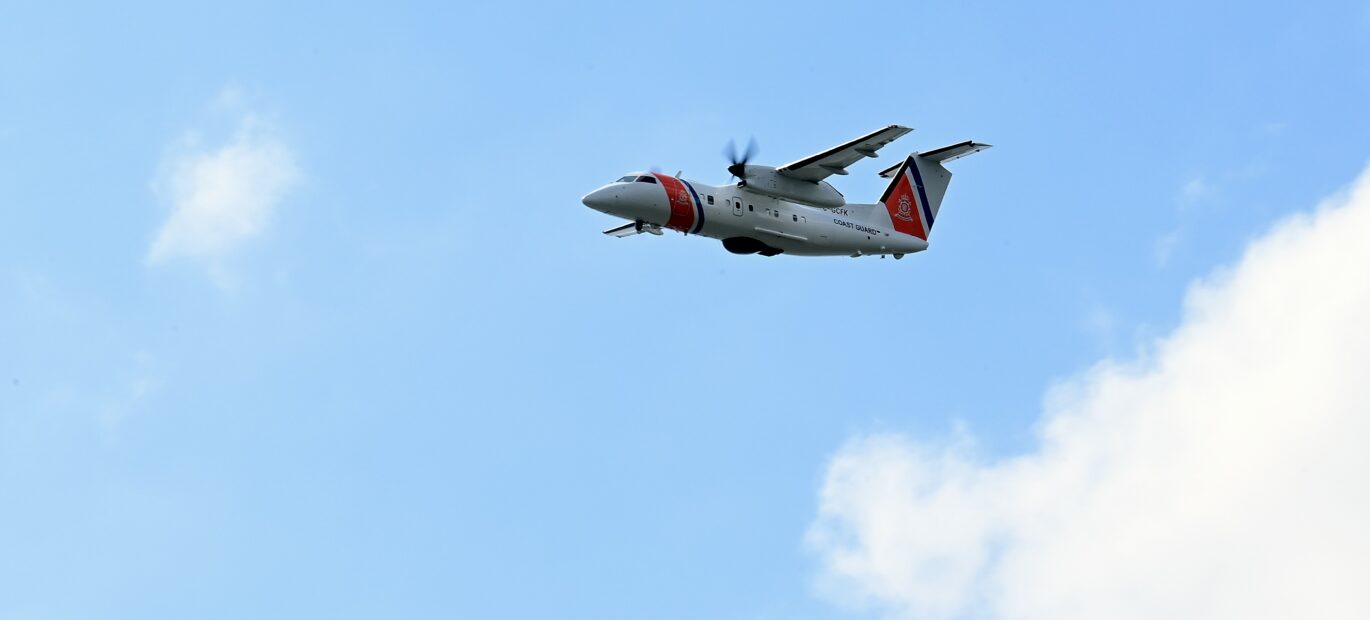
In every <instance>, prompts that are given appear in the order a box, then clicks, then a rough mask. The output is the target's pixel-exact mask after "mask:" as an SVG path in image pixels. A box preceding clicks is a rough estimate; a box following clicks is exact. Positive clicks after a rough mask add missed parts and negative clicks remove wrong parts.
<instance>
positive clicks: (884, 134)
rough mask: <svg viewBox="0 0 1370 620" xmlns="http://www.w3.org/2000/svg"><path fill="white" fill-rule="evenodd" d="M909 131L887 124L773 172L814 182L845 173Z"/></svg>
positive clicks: (905, 128) (906, 128)
mask: <svg viewBox="0 0 1370 620" xmlns="http://www.w3.org/2000/svg"><path fill="white" fill-rule="evenodd" d="M910 131H913V130H912V129H909V128H908V127H900V126H899V125H890V126H889V127H886V128H884V129H877V130H875V131H872V132H870V133H868V134H866V135H864V136H861V137H860V138H857V139H855V140H852V141H851V142H847V143H845V144H840V145H838V146H834V147H832V148H830V149H828V150H826V151H823V152H822V153H816V154H813V155H810V156H808V157H805V158H804V159H801V160H799V161H797V162H794V163H791V164H786V165H784V166H781V167H780V168H779V169H778V170H777V171H778V172H779V173H780V174H783V175H785V176H787V177H790V178H793V179H799V180H802V181H813V182H818V181H822V180H823V179H826V178H828V175H833V174H846V173H847V170H846V168H847V166H850V165H852V164H854V163H856V162H858V161H861V160H862V159H865V158H867V157H875V152H876V151H878V150H880V147H883V146H885V145H886V144H889V143H891V142H894V141H895V140H897V139H899V137H900V136H902V135H904V134H906V133H908V132H910Z"/></svg>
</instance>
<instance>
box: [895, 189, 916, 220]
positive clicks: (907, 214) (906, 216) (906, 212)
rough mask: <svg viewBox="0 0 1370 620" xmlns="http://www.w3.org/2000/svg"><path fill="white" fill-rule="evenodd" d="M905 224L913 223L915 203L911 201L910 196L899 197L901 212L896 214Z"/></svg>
mask: <svg viewBox="0 0 1370 620" xmlns="http://www.w3.org/2000/svg"><path fill="white" fill-rule="evenodd" d="M894 217H897V218H899V219H901V220H904V221H905V222H912V221H913V201H912V200H909V196H908V194H905V195H903V196H900V197H899V212H898V213H895V214H894Z"/></svg>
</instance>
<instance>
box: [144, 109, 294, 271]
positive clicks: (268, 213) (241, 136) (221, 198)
mask: <svg viewBox="0 0 1370 620" xmlns="http://www.w3.org/2000/svg"><path fill="white" fill-rule="evenodd" d="M166 169H167V173H166V177H167V178H166V179H165V180H163V181H162V182H159V183H158V184H157V185H158V186H160V187H161V188H162V189H163V191H164V192H165V193H168V194H169V196H168V197H169V199H170V202H171V205H172V210H171V214H170V216H168V218H167V220H166V222H165V223H163V224H162V228H161V230H160V231H159V232H158V233H157V237H156V239H155V240H154V241H153V242H152V246H151V247H150V248H149V249H148V254H147V260H148V262H150V263H159V262H163V261H166V260H169V259H173V258H190V259H197V260H201V261H205V262H208V263H210V264H211V266H213V265H214V264H215V263H217V261H218V260H220V259H222V258H223V257H225V256H227V255H228V254H229V253H230V252H232V251H233V250H234V249H235V248H237V247H238V246H239V245H241V244H242V243H243V242H245V241H248V240H250V239H252V238H254V237H256V236H258V235H260V234H261V233H262V232H263V231H264V230H265V229H266V227H267V226H268V225H269V224H270V222H271V220H272V217H273V215H274V213H275V211H276V209H277V207H278V206H279V204H280V202H281V198H282V196H283V195H284V194H285V193H286V191H287V190H289V189H290V187H291V186H292V185H294V184H295V182H296V180H297V179H298V178H299V171H298V169H297V167H296V165H295V158H294V155H293V154H292V153H291V151H290V149H289V147H287V146H286V144H285V143H284V142H283V141H282V140H281V139H280V138H279V137H277V136H276V135H275V134H274V133H272V132H271V131H270V129H269V128H268V127H267V126H266V125H264V124H263V123H262V122H260V121H259V120H257V119H256V118H254V117H252V116H247V117H245V118H243V120H242V121H241V122H240V123H239V125H238V128H237V131H236V132H235V133H234V135H233V137H232V139H231V140H229V141H228V143H227V144H224V145H223V146H221V147H219V148H218V149H214V150H208V151H206V150H203V149H199V150H196V149H189V150H187V151H186V152H184V153H182V154H180V155H178V156H176V157H174V158H173V159H172V161H170V162H169V163H168V164H167V165H166Z"/></svg>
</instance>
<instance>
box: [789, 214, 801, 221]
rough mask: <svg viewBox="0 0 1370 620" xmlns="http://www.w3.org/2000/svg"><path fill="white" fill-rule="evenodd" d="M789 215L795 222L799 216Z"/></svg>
mask: <svg viewBox="0 0 1370 620" xmlns="http://www.w3.org/2000/svg"><path fill="white" fill-rule="evenodd" d="M790 217H792V218H794V221H796V222H798V221H799V216H798V215H791V216H790Z"/></svg>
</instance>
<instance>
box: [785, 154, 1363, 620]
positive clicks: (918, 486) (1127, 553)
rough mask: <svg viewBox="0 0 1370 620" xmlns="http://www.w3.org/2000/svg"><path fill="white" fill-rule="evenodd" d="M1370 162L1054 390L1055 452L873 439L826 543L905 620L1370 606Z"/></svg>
mask: <svg viewBox="0 0 1370 620" xmlns="http://www.w3.org/2000/svg"><path fill="white" fill-rule="evenodd" d="M1367 237H1370V171H1368V172H1367V173H1366V174H1365V175H1363V176H1362V178H1361V179H1360V180H1359V181H1358V182H1357V183H1356V184H1355V185H1354V186H1353V188H1352V189H1351V191H1350V192H1348V193H1347V194H1346V195H1344V196H1340V197H1337V198H1335V199H1333V200H1330V201H1328V202H1326V203H1324V204H1323V205H1321V206H1320V207H1319V208H1318V210H1317V212H1316V213H1315V214H1313V215H1303V216H1298V217H1294V218H1291V219H1289V220H1287V221H1285V222H1283V223H1281V224H1280V225H1278V226H1276V227H1275V229H1274V230H1273V231H1272V232H1270V233H1269V234H1267V235H1266V236H1265V237H1264V238H1262V239H1260V240H1258V241H1256V242H1254V243H1253V244H1252V245H1251V246H1250V247H1249V248H1248V249H1247V251H1246V252H1245V254H1244V256H1243V257H1242V258H1241V260H1240V261H1239V262H1238V263H1237V265H1235V266H1234V267H1233V268H1231V269H1226V270H1223V271H1221V272H1219V273H1218V274H1217V275H1215V276H1213V277H1210V278H1209V279H1208V280H1206V281H1203V282H1200V283H1197V284H1195V285H1194V286H1193V287H1191V290H1190V292H1189V294H1188V298H1187V300H1186V312H1185V318H1184V320H1183V322H1182V324H1181V325H1180V326H1179V327H1178V328H1177V329H1176V330H1175V331H1174V332H1173V333H1171V334H1170V335H1169V336H1167V337H1165V338H1162V339H1160V340H1158V341H1157V342H1155V343H1154V346H1153V347H1151V352H1150V353H1149V354H1147V355H1146V356H1145V359H1142V360H1139V361H1134V362H1129V363H1117V362H1105V363H1102V364H1100V365H1098V366H1097V367H1095V368H1094V369H1092V370H1090V371H1089V372H1087V373H1084V374H1083V375H1082V376H1080V377H1078V378H1076V379H1075V380H1073V381H1071V382H1070V383H1068V384H1066V385H1063V386H1060V387H1058V388H1057V389H1055V390H1053V391H1052V392H1051V393H1049V395H1048V397H1047V399H1046V405H1045V411H1044V414H1043V418H1042V421H1041V427H1040V431H1039V434H1040V437H1039V445H1038V446H1037V447H1036V448H1035V449H1033V450H1032V451H1031V452H1029V453H1027V454H1024V455H1021V456H1019V457H1016V458H1011V459H1006V460H999V461H994V462H986V461H985V460H984V459H981V458H979V457H977V455H976V454H975V451H974V449H973V446H971V445H969V444H968V442H966V441H959V442H955V443H954V444H952V445H938V444H926V443H919V442H916V441H913V440H910V439H908V438H906V437H902V436H897V435H873V436H867V437H861V438H857V439H854V440H852V441H851V442H850V443H848V444H847V445H846V446H845V447H843V448H842V449H841V450H839V451H838V453H837V454H836V455H835V456H834V457H833V459H832V462H831V463H830V464H829V466H828V470H827V475H826V480H825V482H824V484H823V487H822V490H821V495H820V506H819V509H818V516H817V518H816V520H815V522H814V524H813V525H812V527H811V529H810V532H809V543H810V546H811V548H812V549H814V550H815V551H816V552H817V553H818V554H819V557H820V559H821V561H822V566H823V573H822V576H821V577H820V579H819V584H820V589H821V590H822V591H823V592H824V593H825V594H826V595H827V596H829V597H831V598H833V599H834V600H837V601H840V602H843V603H846V604H849V605H852V606H855V607H857V608H861V609H867V610H871V611H875V612H877V613H879V614H880V615H886V616H890V617H919V618H926V617H931V618H941V617H998V618H1013V619H1017V618H1052V619H1067V620H1069V619H1073V618H1089V619H1098V618H1110V619H1118V618H1147V619H1155V618H1242V619H1244V620H1249V619H1258V620H1259V619H1262V618H1281V619H1284V618H1324V619H1325V618H1358V619H1359V618H1370V525H1368V524H1370V243H1366V242H1365V239H1366V238H1367Z"/></svg>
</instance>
